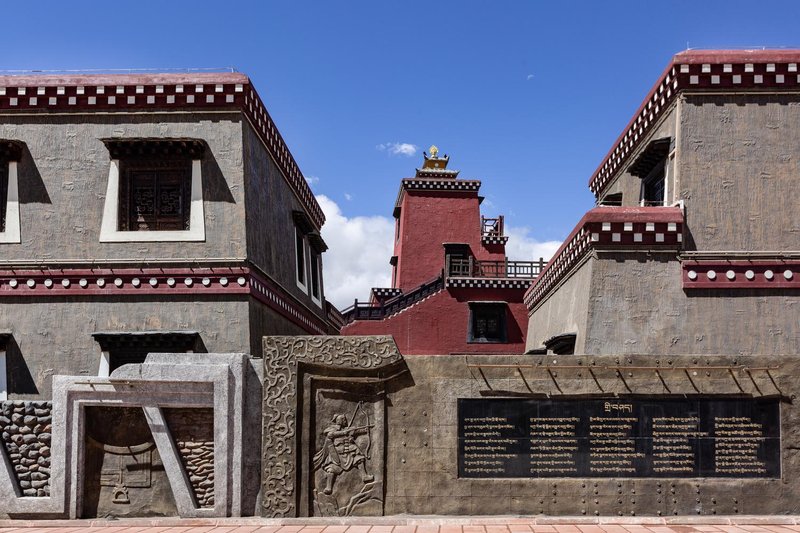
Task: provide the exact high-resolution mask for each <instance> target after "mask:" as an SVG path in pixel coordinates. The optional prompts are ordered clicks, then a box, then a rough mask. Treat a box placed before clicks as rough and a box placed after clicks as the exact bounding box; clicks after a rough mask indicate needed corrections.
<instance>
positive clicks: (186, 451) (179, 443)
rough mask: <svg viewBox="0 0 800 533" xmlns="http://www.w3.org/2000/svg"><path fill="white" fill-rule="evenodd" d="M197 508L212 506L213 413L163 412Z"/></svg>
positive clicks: (192, 411)
mask: <svg viewBox="0 0 800 533" xmlns="http://www.w3.org/2000/svg"><path fill="white" fill-rule="evenodd" d="M164 417H165V418H166V420H167V425H168V426H169V431H170V433H171V434H172V438H173V440H174V441H175V446H176V447H177V449H178V453H179V454H180V457H181V462H182V463H183V467H184V468H185V469H186V474H187V475H188V476H189V483H190V484H191V486H192V491H193V493H194V497H195V499H196V500H197V505H198V507H201V508H209V507H210V508H213V507H214V411H213V410H212V409H164Z"/></svg>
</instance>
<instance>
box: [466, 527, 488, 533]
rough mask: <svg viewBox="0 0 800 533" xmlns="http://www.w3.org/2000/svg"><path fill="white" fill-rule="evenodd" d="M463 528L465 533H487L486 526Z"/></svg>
mask: <svg viewBox="0 0 800 533" xmlns="http://www.w3.org/2000/svg"><path fill="white" fill-rule="evenodd" d="M461 530H462V531H463V532H464V533H486V528H485V527H484V526H462V528H461Z"/></svg>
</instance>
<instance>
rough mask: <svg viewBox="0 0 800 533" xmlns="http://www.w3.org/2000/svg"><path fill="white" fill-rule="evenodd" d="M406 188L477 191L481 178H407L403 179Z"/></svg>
mask: <svg viewBox="0 0 800 533" xmlns="http://www.w3.org/2000/svg"><path fill="white" fill-rule="evenodd" d="M402 186H403V189H404V190H407V191H408V190H412V191H413V190H441V191H477V190H478V189H480V188H481V182H480V180H434V179H412V178H406V179H404V180H403V181H402Z"/></svg>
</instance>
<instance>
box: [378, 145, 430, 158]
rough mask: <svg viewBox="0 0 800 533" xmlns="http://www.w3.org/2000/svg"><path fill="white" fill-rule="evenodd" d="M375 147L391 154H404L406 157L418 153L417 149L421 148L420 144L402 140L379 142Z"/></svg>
mask: <svg viewBox="0 0 800 533" xmlns="http://www.w3.org/2000/svg"><path fill="white" fill-rule="evenodd" d="M375 148H377V149H378V150H380V151H381V152H388V153H389V155H402V156H405V157H411V156H413V155H414V154H416V153H417V150H419V146H417V145H416V144H411V143H401V142H394V143H383V144H379V145H378V146H376V147H375Z"/></svg>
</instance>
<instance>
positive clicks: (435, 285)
mask: <svg viewBox="0 0 800 533" xmlns="http://www.w3.org/2000/svg"><path fill="white" fill-rule="evenodd" d="M443 288H444V282H443V280H442V276H441V275H440V276H438V277H436V278H434V279H432V280H430V281H428V282H427V283H424V284H423V285H420V286H419V287H417V288H416V289H414V290H412V291H410V292H407V293H401V294H398V295H397V296H394V297H392V298H389V299H388V300H386V301H385V302H383V304H370V303H369V302H359V301H358V300H356V301H355V303H354V304H353V305H352V306H350V307H348V308H347V309H345V310H344V311H342V317H343V318H344V322H345V323H346V324H349V323H351V322H353V321H354V320H383V319H384V318H386V317H387V316H389V315H393V314H395V313H397V312H399V311H402V310H403V309H405V308H406V307H408V306H410V305H413V304H415V303H417V302H418V301H420V300H422V299H424V298H427V297H428V296H430V295H431V294H434V293H436V292H439V291H440V290H442V289H443Z"/></svg>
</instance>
